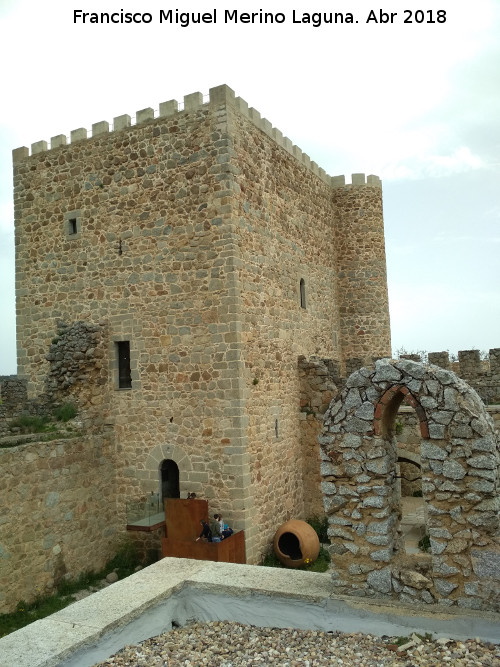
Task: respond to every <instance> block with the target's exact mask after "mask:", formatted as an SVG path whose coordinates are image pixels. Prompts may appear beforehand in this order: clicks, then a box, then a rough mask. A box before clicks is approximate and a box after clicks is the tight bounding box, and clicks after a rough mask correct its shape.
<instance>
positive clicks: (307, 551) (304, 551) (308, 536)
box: [274, 519, 319, 567]
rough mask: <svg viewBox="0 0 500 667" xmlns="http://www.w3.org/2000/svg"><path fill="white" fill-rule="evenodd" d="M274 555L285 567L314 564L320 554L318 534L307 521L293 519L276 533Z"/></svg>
mask: <svg viewBox="0 0 500 667" xmlns="http://www.w3.org/2000/svg"><path fill="white" fill-rule="evenodd" d="M274 553H275V554H276V556H277V557H278V558H279V560H280V561H281V562H282V563H283V565H284V566H285V567H300V566H301V565H304V563H305V562H306V561H307V562H308V563H313V562H314V561H315V560H316V558H317V557H318V554H319V539H318V534H317V533H316V531H315V530H314V528H312V526H310V525H309V524H308V523H306V522H305V521H301V520H300V519H291V520H290V521H287V522H286V523H283V524H282V525H281V526H280V527H279V528H278V530H277V531H276V534H275V536H274Z"/></svg>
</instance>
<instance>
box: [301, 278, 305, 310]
mask: <svg viewBox="0 0 500 667" xmlns="http://www.w3.org/2000/svg"><path fill="white" fill-rule="evenodd" d="M300 307H301V308H305V307H306V281H305V280H304V278H301V279H300Z"/></svg>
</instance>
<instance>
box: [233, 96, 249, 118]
mask: <svg viewBox="0 0 500 667" xmlns="http://www.w3.org/2000/svg"><path fill="white" fill-rule="evenodd" d="M234 106H235V108H236V109H237V110H238V111H239V112H240V113H241V114H242V115H243V116H246V118H250V114H249V108H248V102H246V101H245V100H244V99H243V98H242V97H236V98H235V100H234Z"/></svg>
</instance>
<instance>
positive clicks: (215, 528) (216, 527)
mask: <svg viewBox="0 0 500 667" xmlns="http://www.w3.org/2000/svg"><path fill="white" fill-rule="evenodd" d="M218 516H219V515H218V514H214V518H213V520H212V521H210V530H211V531H212V537H216V538H218V540H220V538H221V534H220V523H219V520H218V518H217V517H218Z"/></svg>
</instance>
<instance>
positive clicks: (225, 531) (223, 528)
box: [214, 514, 233, 540]
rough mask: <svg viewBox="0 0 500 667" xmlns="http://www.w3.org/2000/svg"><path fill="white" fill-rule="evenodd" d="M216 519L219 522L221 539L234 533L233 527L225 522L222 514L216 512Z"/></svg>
mask: <svg viewBox="0 0 500 667" xmlns="http://www.w3.org/2000/svg"><path fill="white" fill-rule="evenodd" d="M214 519H215V520H216V521H217V523H218V524H219V531H220V538H221V540H223V539H224V538H225V537H229V536H230V535H232V534H233V531H232V529H231V528H229V527H228V525H227V523H224V519H223V518H222V517H221V515H220V514H214Z"/></svg>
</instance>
